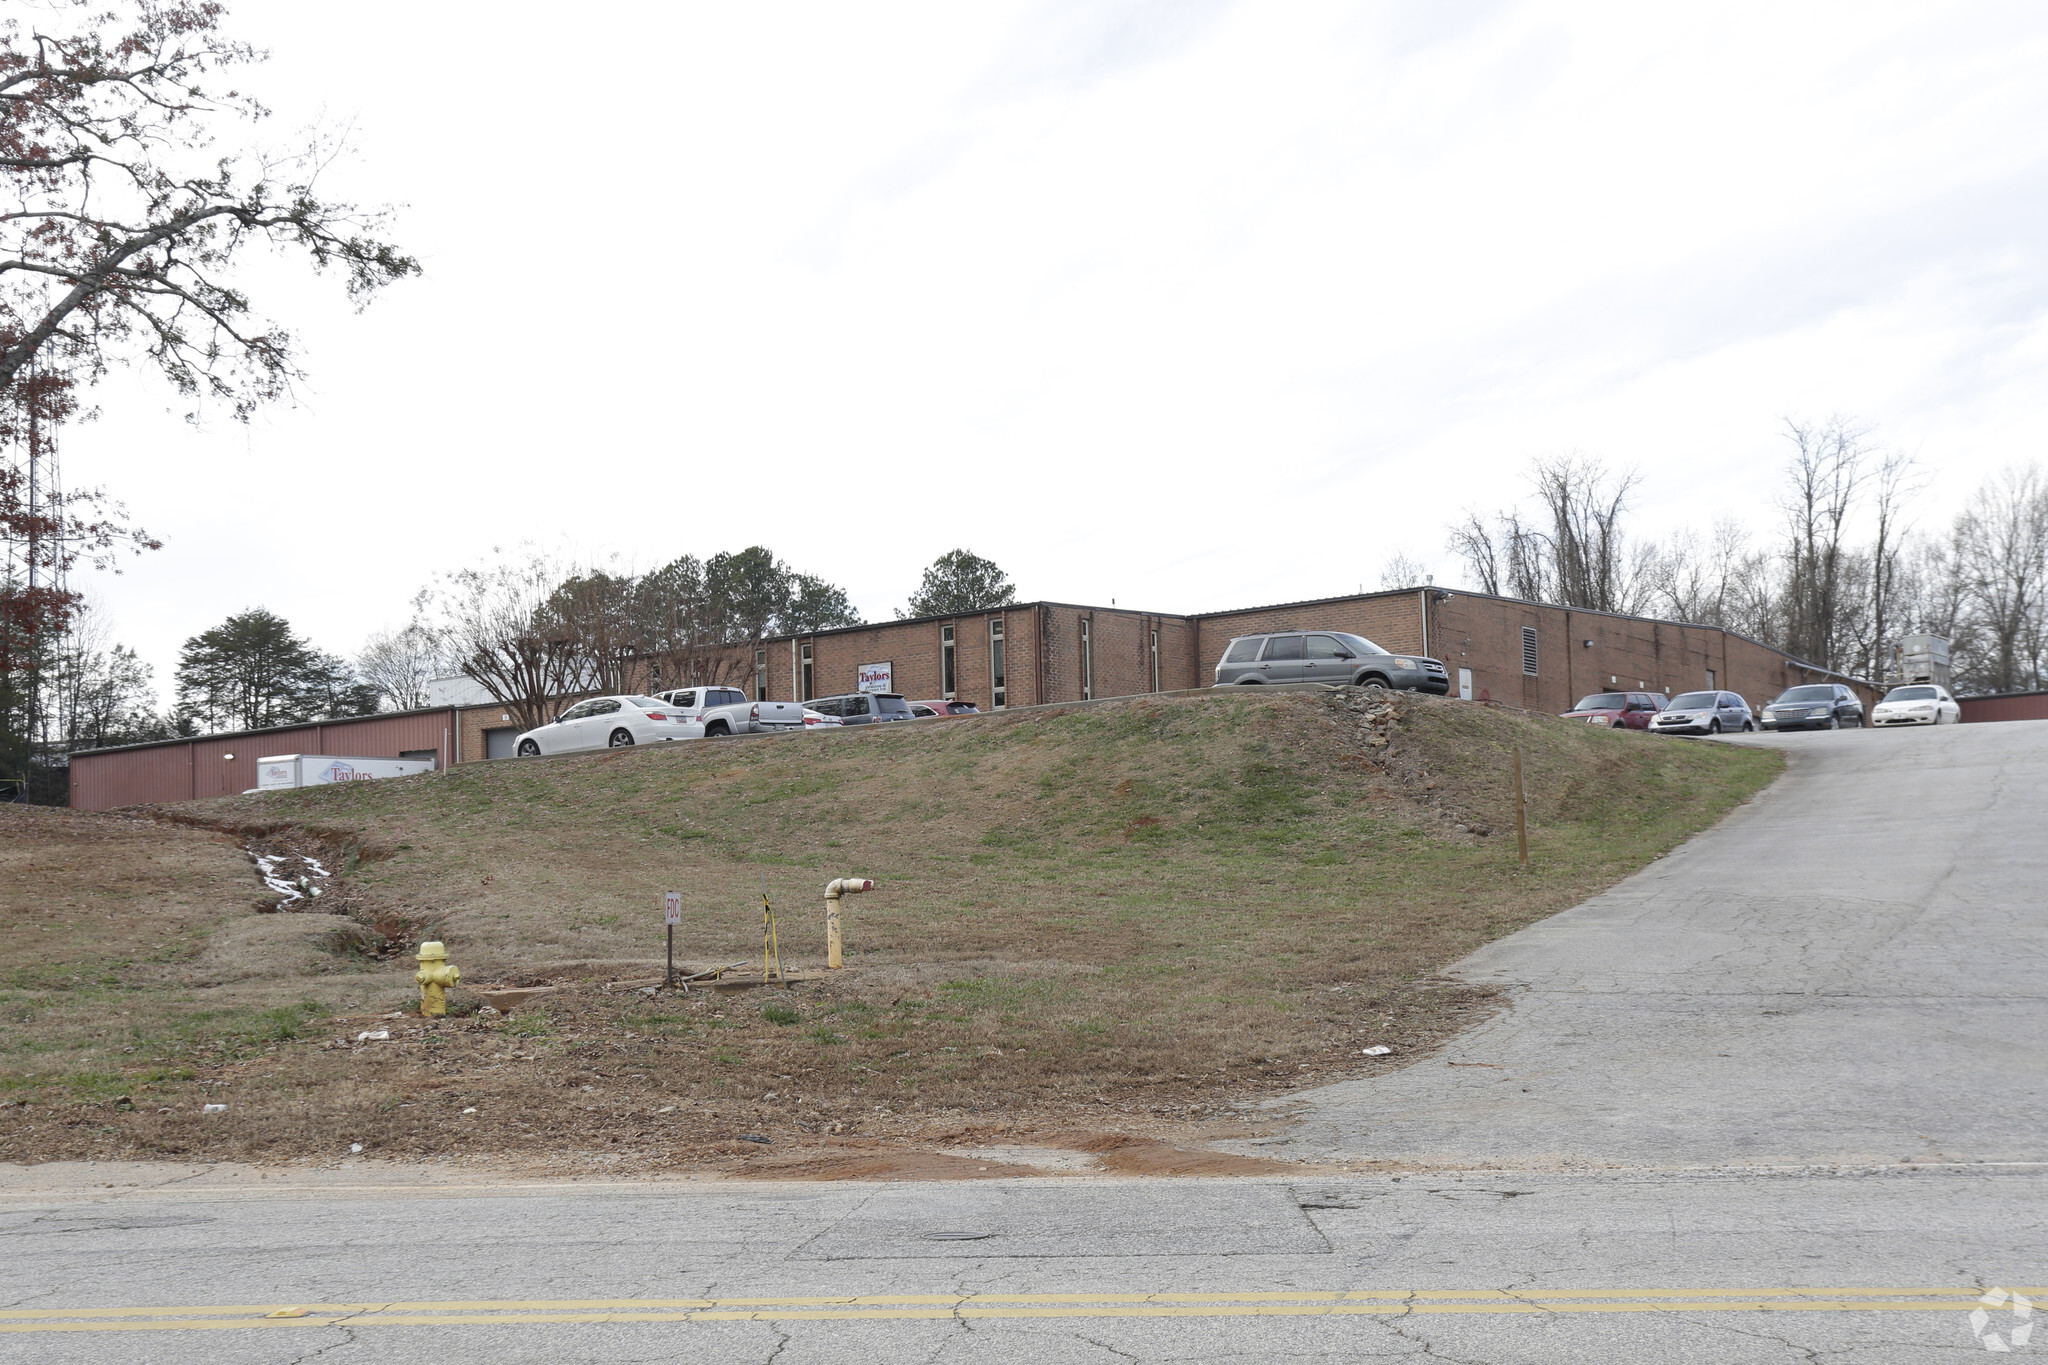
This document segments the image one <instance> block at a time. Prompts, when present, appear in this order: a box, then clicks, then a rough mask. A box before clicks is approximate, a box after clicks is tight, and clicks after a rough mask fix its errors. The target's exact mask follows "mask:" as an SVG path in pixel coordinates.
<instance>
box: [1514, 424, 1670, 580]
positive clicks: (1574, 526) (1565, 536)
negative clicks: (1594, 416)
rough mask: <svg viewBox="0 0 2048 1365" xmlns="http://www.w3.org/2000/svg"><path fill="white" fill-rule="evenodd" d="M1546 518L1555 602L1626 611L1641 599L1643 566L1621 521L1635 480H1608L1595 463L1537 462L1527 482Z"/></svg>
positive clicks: (1576, 458)
mask: <svg viewBox="0 0 2048 1365" xmlns="http://www.w3.org/2000/svg"><path fill="white" fill-rule="evenodd" d="M1531 477H1532V478H1533V480H1534V482H1535V484H1536V497H1537V499H1538V500H1539V501H1540V502H1541V503H1542V504H1543V509H1544V511H1545V513H1546V514H1547V516H1548V518H1549V530H1548V532H1547V533H1546V535H1547V538H1548V543H1549V549H1550V564H1551V576H1552V579H1553V588H1554V593H1555V600H1556V601H1558V602H1560V603H1562V604H1563V605H1565V606H1568V607H1589V608H1591V609H1593V610H1595V611H1623V612H1625V611H1631V610H1634V609H1635V606H1636V604H1637V602H1638V601H1639V599H1640V597H1641V596H1642V594H1643V588H1644V582H1643V579H1644V572H1643V571H1644V570H1645V568H1646V567H1647V563H1646V561H1645V559H1644V557H1643V556H1642V555H1640V554H1635V555H1631V554H1630V553H1629V552H1628V549H1627V547H1626V545H1625V539H1624V536H1623V533H1622V527H1621V519H1622V515H1623V514H1624V513H1625V512H1626V511H1627V510H1628V499H1629V494H1630V493H1631V492H1633V491H1634V489H1635V486H1636V484H1637V483H1638V482H1639V480H1640V476H1639V475H1638V474H1637V473H1636V472H1635V471H1634V470H1625V471H1623V472H1622V473H1619V474H1612V475H1610V474H1609V473H1608V472H1607V469H1606V466H1604V465H1603V464H1601V463H1600V462H1599V461H1598V460H1591V459H1587V458H1586V457H1584V456H1581V455H1576V454H1574V455H1557V456H1552V457H1550V458H1548V459H1544V460H1538V461H1537V462H1536V467H1535V471H1534V473H1533V474H1532V476H1531Z"/></svg>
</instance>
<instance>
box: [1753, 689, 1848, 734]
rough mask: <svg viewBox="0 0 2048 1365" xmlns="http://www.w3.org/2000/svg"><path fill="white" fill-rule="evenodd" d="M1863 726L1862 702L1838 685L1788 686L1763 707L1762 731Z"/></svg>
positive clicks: (1837, 728)
mask: <svg viewBox="0 0 2048 1365" xmlns="http://www.w3.org/2000/svg"><path fill="white" fill-rule="evenodd" d="M1845 725H1853V726H1856V727H1857V728H1858V729H1861V728H1862V726H1863V703H1862V702H1860V701H1858V700H1857V699H1856V694H1855V693H1854V692H1851V691H1850V690H1849V689H1848V688H1846V687H1844V686H1843V685H1842V684H1841V683H1805V684H1802V685H1801V686H1799V687H1788V688H1786V689H1785V691H1784V694H1783V695H1781V696H1780V697H1779V698H1778V699H1777V700H1776V701H1774V702H1772V703H1771V704H1770V705H1768V706H1766V707H1765V708H1764V729H1766V730H1839V729H1841V728H1842V727H1843V726H1845Z"/></svg>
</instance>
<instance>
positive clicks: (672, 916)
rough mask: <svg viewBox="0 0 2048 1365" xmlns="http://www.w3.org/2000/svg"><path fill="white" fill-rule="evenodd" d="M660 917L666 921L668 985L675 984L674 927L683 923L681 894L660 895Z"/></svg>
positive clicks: (666, 892) (671, 892) (667, 892)
mask: <svg viewBox="0 0 2048 1365" xmlns="http://www.w3.org/2000/svg"><path fill="white" fill-rule="evenodd" d="M661 915H662V918H663V919H665V920H667V921H668V981H667V984H668V985H671V986H673V985H675V984H676V926H677V925H678V924H681V923H682V922H683V893H682V892H680V891H664V892H662V894H661Z"/></svg>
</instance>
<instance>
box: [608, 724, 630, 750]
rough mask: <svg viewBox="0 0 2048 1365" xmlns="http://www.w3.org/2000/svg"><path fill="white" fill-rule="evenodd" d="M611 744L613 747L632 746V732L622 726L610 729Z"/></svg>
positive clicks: (624, 747) (625, 747)
mask: <svg viewBox="0 0 2048 1365" xmlns="http://www.w3.org/2000/svg"><path fill="white" fill-rule="evenodd" d="M611 745H612V748H614V749H630V748H631V747H633V732H632V731H631V730H627V729H624V728H620V729H617V730H614V731H612V739H611Z"/></svg>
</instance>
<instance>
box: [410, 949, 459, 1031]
mask: <svg viewBox="0 0 2048 1365" xmlns="http://www.w3.org/2000/svg"><path fill="white" fill-rule="evenodd" d="M412 979H413V980H415V981H417V982H419V983H420V1013H421V1014H423V1015H425V1016H426V1017H427V1018H429V1019H438V1018H440V1017H441V1016H443V1015H445V1014H447V1013H448V990H449V988H450V987H451V986H457V985H460V984H461V983H462V969H461V968H460V967H457V966H456V965H455V964H454V963H452V962H450V961H449V960H448V950H447V949H446V948H444V947H442V946H441V945H440V944H438V943H422V944H421V945H420V969H419V970H418V971H416V972H414V973H413V974H412Z"/></svg>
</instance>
